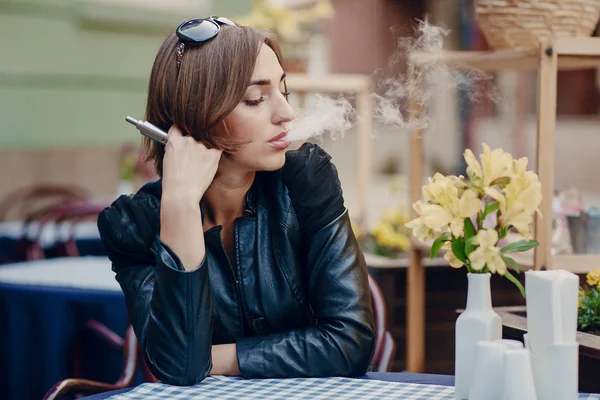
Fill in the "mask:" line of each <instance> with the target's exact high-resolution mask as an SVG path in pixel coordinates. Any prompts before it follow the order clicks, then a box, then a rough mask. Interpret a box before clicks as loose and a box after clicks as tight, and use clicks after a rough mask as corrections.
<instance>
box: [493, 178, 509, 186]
mask: <svg viewBox="0 0 600 400" xmlns="http://www.w3.org/2000/svg"><path fill="white" fill-rule="evenodd" d="M509 183H510V176H501V177H500V178H496V179H494V180H493V181H492V182H490V186H496V185H508V184H509Z"/></svg>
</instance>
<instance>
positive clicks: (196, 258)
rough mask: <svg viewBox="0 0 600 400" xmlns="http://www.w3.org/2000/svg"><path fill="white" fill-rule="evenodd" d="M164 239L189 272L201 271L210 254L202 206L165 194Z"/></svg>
mask: <svg viewBox="0 0 600 400" xmlns="http://www.w3.org/2000/svg"><path fill="white" fill-rule="evenodd" d="M160 240H161V241H162V242H163V243H164V244H166V245H167V246H169V248H170V249H171V250H172V251H173V252H174V253H175V254H176V255H177V256H178V257H179V260H180V261H181V264H182V265H183V268H184V269H185V270H186V271H193V270H195V269H198V267H199V266H200V264H201V263H202V260H203V259H204V256H205V253H206V249H205V247H204V230H203V227H202V214H201V212H200V205H199V203H198V202H196V201H194V200H188V199H187V198H185V197H179V198H178V197H177V196H175V195H172V194H166V193H163V196H162V199H161V209H160Z"/></svg>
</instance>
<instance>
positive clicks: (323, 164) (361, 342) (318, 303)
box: [237, 144, 375, 378]
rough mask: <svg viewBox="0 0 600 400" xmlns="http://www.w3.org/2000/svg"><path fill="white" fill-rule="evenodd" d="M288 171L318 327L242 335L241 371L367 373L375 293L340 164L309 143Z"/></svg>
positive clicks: (253, 374) (260, 374) (252, 374)
mask: <svg viewBox="0 0 600 400" xmlns="http://www.w3.org/2000/svg"><path fill="white" fill-rule="evenodd" d="M290 153H292V154H290ZM284 176H285V180H286V183H287V186H288V188H289V191H290V197H291V199H292V203H293V205H294V209H295V211H296V213H297V215H298V220H299V222H300V229H301V232H302V241H303V243H304V244H303V247H304V251H305V252H306V254H307V266H306V267H307V269H308V270H307V272H308V273H307V279H308V281H307V283H308V286H307V287H308V296H309V301H310V304H311V306H312V309H313V311H314V317H315V319H316V324H314V325H312V326H309V327H306V328H304V329H298V330H293V331H289V332H283V333H276V334H271V335H267V336H259V337H247V338H243V339H240V340H238V342H237V354H238V361H239V366H240V370H241V372H242V374H243V375H244V377H248V378H276V377H300V376H304V377H319V376H360V375H364V374H365V373H366V371H367V368H368V365H369V362H370V360H371V356H372V353H373V350H374V343H375V342H374V327H373V326H374V324H373V311H372V306H371V296H370V291H369V285H368V275H367V268H366V265H365V262H364V257H363V255H362V253H361V251H360V249H359V247H358V243H357V241H356V238H355V236H354V233H353V231H352V227H351V224H350V218H349V216H348V213H347V211H346V209H345V208H344V202H343V197H342V190H341V185H340V182H339V179H338V175H337V171H336V169H335V166H334V165H333V164H332V163H331V162H330V156H329V155H328V154H327V153H325V151H323V150H322V149H320V148H319V147H318V146H316V145H312V144H306V145H304V146H303V147H302V148H301V149H300V150H298V151H297V152H289V153H288V159H287V161H286V166H285V167H284Z"/></svg>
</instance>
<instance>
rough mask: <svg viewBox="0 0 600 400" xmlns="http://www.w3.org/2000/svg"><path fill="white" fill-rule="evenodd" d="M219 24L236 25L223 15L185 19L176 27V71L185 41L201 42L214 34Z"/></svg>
mask: <svg viewBox="0 0 600 400" xmlns="http://www.w3.org/2000/svg"><path fill="white" fill-rule="evenodd" d="M221 25H230V26H237V25H236V23H235V22H233V21H231V20H230V19H227V18H225V17H215V16H212V17H209V18H197V19H191V20H189V21H185V22H184V23H182V24H181V25H179V26H178V27H177V30H175V33H176V34H177V37H178V38H179V40H180V41H181V43H179V45H178V46H177V63H176V65H177V71H179V67H180V66H181V60H182V58H183V51H184V50H185V43H203V42H206V41H208V40H210V39H212V38H214V37H215V36H217V33H219V31H220V30H221Z"/></svg>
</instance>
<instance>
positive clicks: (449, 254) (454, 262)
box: [442, 242, 464, 268]
mask: <svg viewBox="0 0 600 400" xmlns="http://www.w3.org/2000/svg"><path fill="white" fill-rule="evenodd" d="M442 249H444V250H446V253H445V254H444V260H446V261H448V264H450V266H451V267H452V268H462V266H463V265H464V264H463V262H462V261H460V260H459V259H458V258H456V256H455V255H454V252H453V251H452V244H451V243H450V242H446V243H444V245H443V246H442Z"/></svg>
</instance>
